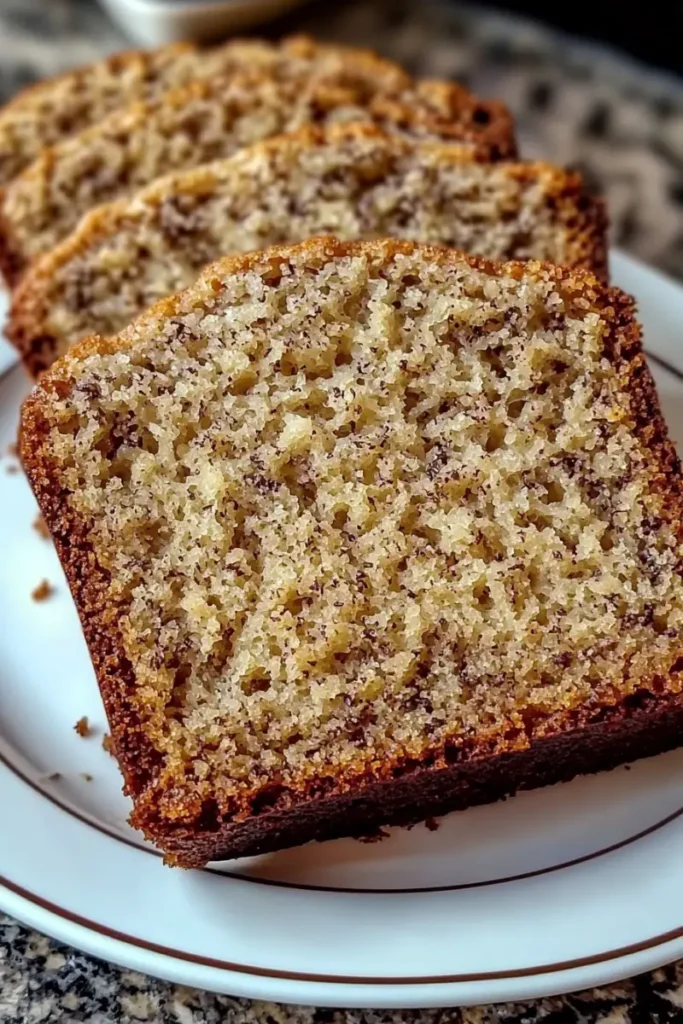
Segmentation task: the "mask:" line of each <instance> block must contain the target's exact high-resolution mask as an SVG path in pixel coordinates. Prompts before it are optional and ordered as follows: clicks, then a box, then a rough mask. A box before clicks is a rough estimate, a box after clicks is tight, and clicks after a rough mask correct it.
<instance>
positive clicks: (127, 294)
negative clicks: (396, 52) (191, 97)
mask: <svg viewBox="0 0 683 1024" xmlns="http://www.w3.org/2000/svg"><path fill="white" fill-rule="evenodd" d="M605 228H606V225H605V216H604V211H603V207H602V205H601V204H600V203H597V202H595V201H593V200H591V199H590V198H589V197H588V196H587V195H586V192H585V189H584V186H583V182H582V181H581V178H580V177H579V176H578V175H577V174H571V173H567V172H565V171H563V170H560V169H559V168H556V167H552V166H550V165H548V164H540V163H535V164H523V163H518V164H516V163H504V162H500V163H495V164H490V163H487V162H483V161H478V160H477V159H476V158H475V157H473V156H472V155H471V154H470V153H468V151H467V150H466V149H463V148H462V147H461V146H457V145H444V144H443V143H427V142H416V141H413V140H406V139H401V138H398V137H396V136H393V135H389V134H387V133H386V132H383V131H382V130H381V129H378V128H375V127H372V126H363V125H346V126H339V125H336V126H332V127H329V128H326V129H319V128H310V127H309V128H305V129H302V130H301V131H300V132H298V133H297V134H295V135H293V136H280V137H278V138H276V139H273V140H270V141H269V142H266V143H260V144H258V145H257V146H254V147H253V148H250V149H245V150H242V151H241V152H239V153H238V154H237V155H236V156H234V157H232V158H230V159H229V160H225V161H221V162H218V163H213V164H208V165H205V166H204V167H201V168H198V169H194V170H191V171H185V172H182V173H179V174H176V175H173V176H170V177H167V178H164V179H162V180H160V181H158V182H155V183H154V184H153V185H151V186H148V187H147V189H145V190H144V191H142V192H139V193H137V194H135V195H134V196H131V197H130V198H128V199H122V200H119V201H118V202H116V203H112V204H109V205H106V206H102V207H99V208H98V209H97V210H94V211H93V212H92V213H91V214H89V215H88V216H87V217H86V218H85V219H84V220H83V222H82V223H81V225H80V226H79V228H78V229H77V230H76V232H75V233H74V234H72V235H71V236H69V237H68V238H67V239H66V240H65V241H64V242H62V243H61V245H59V246H58V247H57V248H56V249H54V250H52V251H51V252H50V253H48V254H47V255H46V256H44V257H43V258H42V259H40V260H38V261H37V262H36V263H35V264H34V265H33V266H32V267H30V268H29V270H28V271H27V272H26V274H25V275H24V277H23V279H22V281H21V282H20V284H19V286H18V288H17V290H16V292H15V294H14V298H13V303H12V310H11V313H10V317H9V322H8V325H7V327H6V334H7V336H8V337H9V338H10V339H11V340H12V341H13V342H14V343H15V344H16V346H17V348H18V349H19V351H20V352H21V353H22V356H23V358H24V361H25V363H26V365H27V367H28V369H29V371H30V372H31V373H33V374H37V373H38V372H39V371H41V370H43V369H45V367H46V366H49V364H50V363H51V362H52V361H53V359H55V358H56V357H57V356H58V355H61V354H62V353H63V352H64V351H66V349H67V348H68V347H69V345H71V344H72V343H73V342H74V341H78V340H79V339H80V338H82V337H83V336H84V335H86V334H102V335H109V334H115V333H117V332H118V331H120V330H121V329H122V328H123V327H125V326H126V324H127V323H129V322H130V320H132V319H133V317H134V316H136V315H137V314H138V313H140V312H142V310H143V309H146V308H147V306H150V305H151V304H152V303H153V302H155V301H157V300H158V299H160V298H163V297H164V296H165V295H169V294H170V293H171V292H174V291H178V290H180V289H181V288H185V287H187V286H188V285H189V284H191V283H192V281H193V280H194V279H195V278H196V277H197V275H198V273H199V271H200V270H201V268H202V267H203V266H204V265H205V264H207V263H209V262H211V261H213V260H215V259H217V258H218V257H220V256H226V255H230V254H231V253H236V252H248V251H250V250H252V249H260V248H263V247H264V246H267V245H272V244H275V243H279V242H294V241H299V240H303V239H305V238H308V237H311V236H312V235H316V234H323V233H328V232H332V233H333V234H334V235H336V236H337V237H339V238H344V239H348V240H354V239H359V238H376V237H379V236H387V237H391V238H407V239H413V240H416V241H421V242H434V243H440V244H444V245H450V246H453V247H454V248H457V249H462V250H464V251H466V252H471V253H475V254H477V255H482V256H487V257H493V258H498V259H526V258H529V257H535V258H537V259H542V260H550V261H552V262H554V263H559V264H566V265H568V266H576V267H586V268H587V269H592V270H593V271H594V272H595V273H597V274H598V275H600V276H604V275H605V274H606V253H607V249H606V231H605Z"/></svg>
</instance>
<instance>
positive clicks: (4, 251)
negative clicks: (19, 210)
mask: <svg viewBox="0 0 683 1024" xmlns="http://www.w3.org/2000/svg"><path fill="white" fill-rule="evenodd" d="M23 269H24V258H23V257H22V255H21V246H20V245H19V244H18V243H17V241H16V239H15V237H14V230H13V227H12V222H11V221H10V220H9V218H8V217H6V216H5V213H4V190H3V189H0V277H2V278H4V280H5V283H6V285H7V287H8V288H14V286H15V285H16V284H17V283H18V281H19V279H20V277H21V274H22V270H23Z"/></svg>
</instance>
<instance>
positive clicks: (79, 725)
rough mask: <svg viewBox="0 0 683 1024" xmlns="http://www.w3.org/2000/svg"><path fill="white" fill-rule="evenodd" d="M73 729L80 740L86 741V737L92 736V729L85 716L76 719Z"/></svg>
mask: <svg viewBox="0 0 683 1024" xmlns="http://www.w3.org/2000/svg"><path fill="white" fill-rule="evenodd" d="M74 729H75V730H76V732H77V733H78V735H79V736H80V737H81V738H82V739H87V738H88V736H92V732H93V731H92V728H91V727H90V722H89V721H88V716H87V715H83V717H82V718H79V719H78V721H77V722H76V724H75V725H74Z"/></svg>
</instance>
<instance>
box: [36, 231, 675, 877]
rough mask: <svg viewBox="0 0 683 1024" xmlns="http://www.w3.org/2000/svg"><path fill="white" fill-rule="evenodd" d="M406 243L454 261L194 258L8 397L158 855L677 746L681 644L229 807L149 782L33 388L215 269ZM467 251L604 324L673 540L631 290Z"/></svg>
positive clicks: (84, 528)
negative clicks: (658, 667) (414, 256)
mask: <svg viewBox="0 0 683 1024" xmlns="http://www.w3.org/2000/svg"><path fill="white" fill-rule="evenodd" d="M416 250H419V252H420V253H421V255H422V256H423V257H424V259H425V260H427V261H429V262H430V263H431V262H437V263H442V264H448V263H449V262H451V261H454V262H461V261H462V259H463V257H462V255H461V254H457V253H453V252H452V251H451V250H447V249H441V248H436V247H427V246H416V245H413V244H411V243H406V242H397V241H389V240H383V241H377V242H371V243H340V242H338V241H336V240H335V239H329V238H322V239H312V240H309V241H307V242H305V243H303V244H301V245H298V246H290V247H276V248H274V249H271V250H268V251H266V252H265V253H251V254H247V255H241V256H236V257H229V258H226V259H224V260H222V261H220V262H219V263H217V264H214V265H213V266H212V267H210V268H208V269H207V271H206V272H205V273H204V274H203V275H202V278H201V279H200V282H198V284H197V286H195V287H194V288H192V289H190V290H188V291H187V292H185V293H181V294H179V295H176V296H172V297H170V298H167V299H164V300H162V301H161V302H160V303H158V304H157V305H156V306H155V307H153V308H152V309H151V310H150V311H148V312H147V313H146V314H144V315H143V316H142V317H140V318H139V319H138V321H136V323H135V324H133V325H131V326H130V327H129V328H127V329H126V330H125V331H124V332H122V333H121V334H120V335H119V336H118V337H117V338H114V339H102V338H97V337H94V338H90V339H86V340H84V341H83V342H81V343H79V344H78V345H76V346H74V348H73V349H72V350H71V351H70V352H69V353H68V354H67V355H66V356H65V357H64V358H63V359H61V360H59V361H58V362H57V363H56V364H55V365H54V366H53V367H52V369H51V370H50V371H48V372H47V373H46V374H44V375H43V377H42V378H41V380H40V382H39V384H38V385H37V387H36V388H35V389H34V391H33V392H32V394H31V395H30V396H29V398H28V400H27V401H26V403H25V405H24V408H23V411H22V421H21V432H20V450H21V456H22V460H23V462H24V466H25V468H26V471H27V474H28V476H29V479H30V481H31V485H32V487H33V489H34V492H35V494H36V497H37V499H38V502H39V504H40V507H41V510H42V513H43V515H44V517H45V519H46V522H47V523H48V526H49V528H50V530H51V532H52V535H53V537H54V538H55V543H56V545H57V549H58V552H59V555H60V558H61V560H62V564H63V566H64V568H65V572H66V575H67V578H68V580H69V583H70V585H71V588H72V592H73V594H74V598H75V601H76V605H77V608H78V610H79V614H80V616H81V622H82V625H83V629H84V632H85V636H86V640H87V642H88V645H89V648H90V651H91V655H92V658H93V662H94V665H95V669H96V672H97V677H98V681H99V685H100V688H101V692H102V696H103V700H104V703H105V707H106V710H107V714H108V718H109V722H110V726H111V729H112V734H113V736H114V743H115V746H116V753H117V757H118V759H119V762H120V764H121V767H122V770H123V772H124V776H125V779H126V786H127V790H128V792H129V793H130V794H131V795H132V796H133V798H134V801H135V810H134V813H133V817H132V821H133V823H134V824H135V825H136V826H137V827H139V828H141V829H143V830H144V831H145V832H146V834H147V835H148V836H149V837H150V838H151V839H153V840H154V841H155V842H157V843H158V844H159V845H161V846H162V847H163V848H164V849H166V850H167V852H168V854H169V858H170V860H171V861H173V862H174V863H179V864H182V865H184V866H196V865H198V864H201V863H204V862H205V861H206V860H208V859H211V858H213V857H218V856H223V855H225V856H238V855H239V856H242V855H247V854H251V853H257V852H263V851H265V850H268V849H273V848H277V847H278V846H282V845H287V844H292V843H297V842H305V841H308V840H309V839H313V838H331V837H333V836H336V835H342V834H349V832H353V831H354V830H356V829H357V830H359V831H362V830H370V829H371V828H372V827H375V826H378V825H381V824H384V823H388V822H396V823H405V822H408V821H412V820H416V819H418V818H422V817H424V816H425V814H439V813H444V812H445V811H447V810H450V809H453V808H454V807H459V806H468V805H470V804H472V803H476V802H481V801H482V800H488V799H496V798H497V797H499V796H501V795H503V794H505V793H510V792H513V791H514V790H516V789H517V788H520V787H522V788H524V787H526V786H533V785H541V784H545V783H547V782H554V781H557V780H558V779H564V778H570V777H571V776H572V775H574V774H576V773H577V772H580V771H595V770H598V769H600V768H603V767H611V766H613V765H614V764H617V763H620V762H621V761H622V760H624V759H628V758H632V757H637V756H643V754H646V753H656V752H657V751H659V750H662V749H666V748H667V747H668V746H672V745H675V744H676V743H678V742H680V740H679V738H678V737H679V732H680V725H681V723H682V722H683V705H682V698H681V693H682V691H683V646H682V647H681V649H680V653H679V654H678V655H677V657H676V659H675V660H674V661H673V662H672V669H671V672H670V674H669V675H668V676H667V677H657V678H650V679H643V680H642V686H641V688H640V689H638V690H637V691H636V693H635V694H633V693H632V694H631V695H630V696H628V697H627V698H624V696H623V695H622V694H621V693H620V692H618V691H615V690H610V689H606V688H603V689H602V690H600V689H598V688H596V690H595V692H594V695H593V698H592V700H591V701H589V702H585V703H584V704H583V705H582V706H581V707H580V708H578V709H575V710H574V711H571V712H561V713H556V714H554V715H551V716H549V717H545V718H542V717H538V716H536V717H534V718H533V719H531V720H530V721H529V722H528V723H526V724H525V728H524V729H523V730H520V729H519V728H515V729H512V728H508V729H506V730H505V731H504V732H502V733H500V732H492V733H490V734H487V735H479V736H477V737H476V738H474V739H470V740H467V741H465V742H463V740H462V738H461V737H457V736H452V737H450V738H449V739H447V740H446V741H445V742H443V743H440V744H439V745H438V747H432V746H430V745H429V743H428V742H427V743H425V747H424V750H423V752H422V754H421V756H419V757H416V758H413V759H408V758H405V757H403V758H398V759H394V760H391V759H385V760H383V761H381V762H377V761H373V760H372V758H371V757H369V755H367V754H366V753H364V752H363V753H359V756H358V760H357V762H356V763H354V764H352V765H350V766H349V767H348V768H346V769H345V770H344V771H343V772H339V773H337V774H336V775H329V776H326V777H319V778H315V777H313V778H307V779H302V780H301V784H300V785H289V786H288V787H282V786H265V787H263V786H262V787H260V788H258V789H255V790H253V791H252V792H251V793H249V794H247V795H246V796H244V798H243V799H242V800H241V801H240V803H239V805H238V808H237V810H235V809H234V808H233V810H232V811H231V813H229V814H227V813H225V811H224V810H223V809H222V808H221V807H219V806H218V804H216V802H215V801H209V802H206V801H204V802H203V803H201V802H200V801H199V800H198V799H197V798H191V797H189V796H188V794H187V793H186V792H183V790H182V789H181V788H180V787H178V788H177V789H175V790H171V791H170V792H169V787H168V784H166V785H162V786H161V789H160V788H159V783H158V773H159V768H160V761H159V754H158V753H157V752H156V751H155V750H154V749H153V747H152V745H151V743H150V742H149V740H148V739H147V737H146V736H145V734H144V731H143V730H142V728H141V726H140V722H139V721H138V720H137V719H136V717H135V714H134V712H133V711H132V702H131V701H130V700H129V698H128V694H129V693H130V692H131V690H132V688H133V686H134V678H133V672H132V668H131V666H130V664H129V662H128V661H127V660H126V658H125V656H124V654H123V644H122V640H121V637H120V634H119V621H120V615H121V608H119V607H116V606H114V605H112V603H111V602H110V601H109V598H108V596H107V595H108V586H107V584H108V580H107V573H106V570H105V569H104V568H103V567H102V566H101V565H100V564H99V563H98V561H97V558H96V557H95V554H94V551H93V548H92V544H91V541H90V538H89V529H88V524H87V523H85V522H83V521H81V520H79V518H78V516H76V515H75V514H74V513H73V510H72V509H71V507H70V505H69V501H68V498H67V495H66V494H65V493H64V492H63V490H62V488H61V484H60V480H59V477H58V475H57V473H56V471H55V467H54V465H53V464H52V463H51V462H50V459H49V457H48V456H47V454H46V447H45V439H46V436H47V434H48V432H49V430H50V422H49V416H48V412H49V401H46V399H47V398H48V396H49V395H50V393H51V392H57V393H58V394H66V393H68V391H69V389H70V387H71V384H72V381H73V377H74V370H75V369H76V366H77V364H78V361H79V360H82V359H84V358H86V357H87V356H88V355H91V354H93V353H106V352H113V351H120V350H125V349H126V348H128V347H130V346H132V345H133V344H134V342H135V340H136V338H137V337H138V336H139V333H140V332H145V331H148V330H150V329H152V328H153V327H154V324H155V323H157V322H158V321H159V320H160V319H165V318H168V317H172V316H175V315H180V314H183V313H186V312H188V311H189V310H191V309H193V308H195V307H200V306H201V304H202V301H203V296H205V295H206V294H207V293H209V292H213V293H214V294H219V293H220V291H221V290H222V288H223V287H224V286H223V284H222V280H221V279H222V278H225V277H226V276H229V275H232V274H235V273H242V272H245V271H248V270H254V271H256V272H258V273H260V274H261V275H263V276H267V275H271V274H277V273H278V272H279V269H280V267H281V265H282V264H283V263H297V262H298V263H304V264H305V265H306V266H307V267H316V266H317V265H321V264H323V263H325V262H326V261H327V260H329V259H331V258H335V257H343V256H347V255H354V254H365V255H370V254H371V255H372V258H373V259H374V260H375V261H376V263H377V264H378V265H379V266H382V265H386V264H387V263H388V262H390V261H391V260H393V258H394V257H395V256H396V255H397V254H399V253H406V254H410V253H413V252H415V251H416ZM468 262H469V263H470V264H471V265H472V266H473V267H476V268H478V269H480V270H482V271H484V272H485V273H487V274H491V275H496V276H500V275H506V276H511V277H513V278H518V279H520V278H522V277H523V276H524V275H533V276H535V277H539V278H541V279H545V280H548V281H552V282H555V283H558V284H561V286H562V289H563V293H564V294H566V295H567V296H569V297H571V298H572V299H576V300H577V301H582V302H585V304H586V306H587V307H588V308H593V309H596V310H599V311H600V314H601V316H602V318H603V320H604V322H605V323H606V324H607V325H608V332H609V333H608V335H607V337H606V338H605V355H606V356H607V357H608V358H609V359H610V361H611V362H612V363H613V364H614V366H615V368H616V369H617V371H618V373H619V375H620V378H621V380H622V381H623V383H624V386H625V387H626V388H627V392H628V394H629V396H630V403H629V404H630V409H629V413H630V417H631V419H632V421H633V429H634V432H635V433H636V435H637V436H638V438H639V439H640V441H641V443H642V446H643V451H644V452H645V453H646V457H647V458H648V459H649V460H650V463H651V467H652V484H651V486H652V490H653V491H655V492H658V493H659V494H661V495H662V497H663V499H664V500H663V502H662V512H661V514H662V517H663V518H664V519H667V520H668V521H669V522H670V523H671V524H672V526H673V527H674V529H675V530H676V532H677V534H678V536H679V538H680V537H682V536H683V534H682V531H683V527H682V522H683V491H682V488H681V480H680V464H679V462H678V458H677V456H676V453H675V450H674V447H673V445H672V444H671V442H670V441H669V439H668V437H667V431H666V426H665V424H664V421H663V419H662V416H661V412H660V410H659V407H658V403H657V397H656V391H655V388H654V383H653V380H652V377H651V375H650V373H649V371H648V369H647V365H646V363H645V361H644V357H643V354H642V351H641V347H640V329H639V327H638V325H637V323H636V322H635V320H634V317H633V302H632V300H631V299H630V298H629V297H628V296H626V295H624V294H623V293H622V292H620V291H618V290H616V289H612V288H607V287H605V286H604V285H602V284H601V283H600V282H599V281H598V280H597V279H596V278H595V277H594V276H592V275H591V274H589V273H587V272H583V271H575V270H570V269H560V268H557V267H553V266H551V265H549V264H542V263H538V262H535V261H530V262H529V263H527V264H523V263H518V262H516V263H507V264H495V263H492V262H490V261H487V260H481V259H469V260H468ZM161 792H163V795H164V806H165V807H166V808H168V807H169V806H170V807H172V809H173V810H172V813H170V812H165V813H164V814H163V815H162V813H161V812H160V810H159V796H160V793H161Z"/></svg>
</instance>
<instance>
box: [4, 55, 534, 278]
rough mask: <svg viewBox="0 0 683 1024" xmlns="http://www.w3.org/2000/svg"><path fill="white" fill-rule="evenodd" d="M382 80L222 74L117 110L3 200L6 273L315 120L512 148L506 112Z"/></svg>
mask: <svg viewBox="0 0 683 1024" xmlns="http://www.w3.org/2000/svg"><path fill="white" fill-rule="evenodd" d="M383 81H384V80H383V79H382V78H381V77H380V80H379V82H380V86H381V88H374V89H373V88H372V83H371V82H370V80H369V78H368V76H367V74H366V73H365V68H363V73H362V74H360V75H356V74H355V65H354V64H353V63H352V62H348V63H345V64H342V65H341V66H340V67H339V68H337V66H336V65H335V64H332V65H331V66H330V67H327V66H325V69H324V73H323V71H321V70H320V69H319V70H318V72H317V73H316V74H315V75H313V76H311V75H310V74H309V73H308V72H307V71H306V70H305V67H304V71H301V70H300V62H299V61H293V63H292V65H291V67H290V70H289V73H288V74H286V73H285V72H284V71H283V70H282V69H281V71H280V73H278V74H271V73H270V72H266V71H260V72H257V73H249V74H244V75H241V76H234V75H233V76H231V77H230V78H220V77H217V78H213V79H210V80H209V81H205V82H195V83H193V84H192V85H191V86H188V87H187V88H185V89H181V90H176V91H175V92H172V93H168V94H165V95H164V96H163V97H162V98H161V99H159V100H154V101H150V102H149V103H143V104H137V105H135V106H133V107H131V108H128V109H126V110H119V111H115V112H114V113H113V114H111V115H110V116H109V117H108V118H105V119H104V121H102V122H101V123H100V124H99V125H97V126H95V127H93V128H90V129H88V131H86V132H84V133H82V134H81V135H77V136H75V137H73V138H71V139H68V140H66V141H65V142H63V143H61V144H60V145H58V146H55V147H54V148H53V149H50V150H47V151H46V152H45V153H44V154H43V156H42V157H41V158H40V159H39V160H37V161H36V162H35V163H33V164H32V165H31V167H30V168H28V169H27V170H26V171H25V172H24V173H23V174H21V175H19V176H18V177H17V178H15V179H14V180H13V181H12V182H11V183H10V184H9V185H8V186H7V188H6V189H5V190H4V192H3V193H2V194H0V270H1V271H2V272H3V273H4V275H5V277H6V278H7V280H8V281H9V282H10V284H14V283H16V281H17V279H18V277H19V275H20V274H21V272H22V271H23V269H24V268H25V267H26V265H27V264H28V263H29V262H30V261H31V260H32V259H33V258H35V257H36V256H38V255H39V254H40V253H43V252H45V251H47V250H48V249H50V248H52V246H54V245H55V244H57V243H58V242H59V241H60V240H61V239H62V238H64V237H65V236H66V235H67V234H68V233H69V232H70V231H71V230H72V229H73V228H74V227H75V226H76V225H77V224H78V222H79V220H80V218H81V217H82V215H83V214H84V213H87V212H88V211H89V210H91V209H92V208H93V207H94V206H97V205H98V204H100V203H103V202H107V201H110V200H112V199H115V198H117V197H119V196H122V195H126V194H129V193H131V192H133V191H135V190H136V189H138V188H140V187H141V186H143V185H146V184H148V183H150V182H151V181H153V180H154V179H155V178H158V177H160V176H161V175H162V174H168V173H169V172H170V171H173V170H180V169H183V168H188V167H196V166H197V165H198V164H202V163H206V162H208V161H210V160H215V159H218V158H221V157H227V156H230V155H232V154H233V153H235V151H236V150H238V149H240V148H242V147H243V146H245V145H249V144H251V143H254V142H258V141H261V140H263V139H265V138H268V137H270V136H272V135H277V134H279V133H280V132H284V131H291V130H292V129H296V128H298V127H300V126H302V125H304V124H308V123H311V122H330V121H347V122H348V121H366V122H374V123H377V124H380V125H384V126H387V127H390V128H391V130H392V131H395V132H397V133H400V134H405V135H408V136H413V137H425V138H431V139H446V140H455V141H461V142H462V143H463V144H467V145H468V146H470V148H471V149H472V150H473V151H476V152H478V153H480V154H481V155H482V156H486V157H487V158H491V157H499V156H510V155H511V153H512V152H513V151H514V133H513V128H512V123H511V121H510V118H509V115H508V114H507V112H506V111H505V110H504V108H503V107H502V106H500V105H498V104H495V103H489V104H483V103H481V102H480V101H478V100H476V99H475V98H474V97H472V96H471V95H470V94H469V93H467V92H465V91H464V90H463V89H461V88H460V87H459V86H457V85H453V84H447V83H440V82H422V83H419V84H417V83H416V84H415V85H414V86H410V87H408V88H406V89H404V90H403V92H401V93H397V94H395V95H392V94H390V93H387V92H385V91H383Z"/></svg>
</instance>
